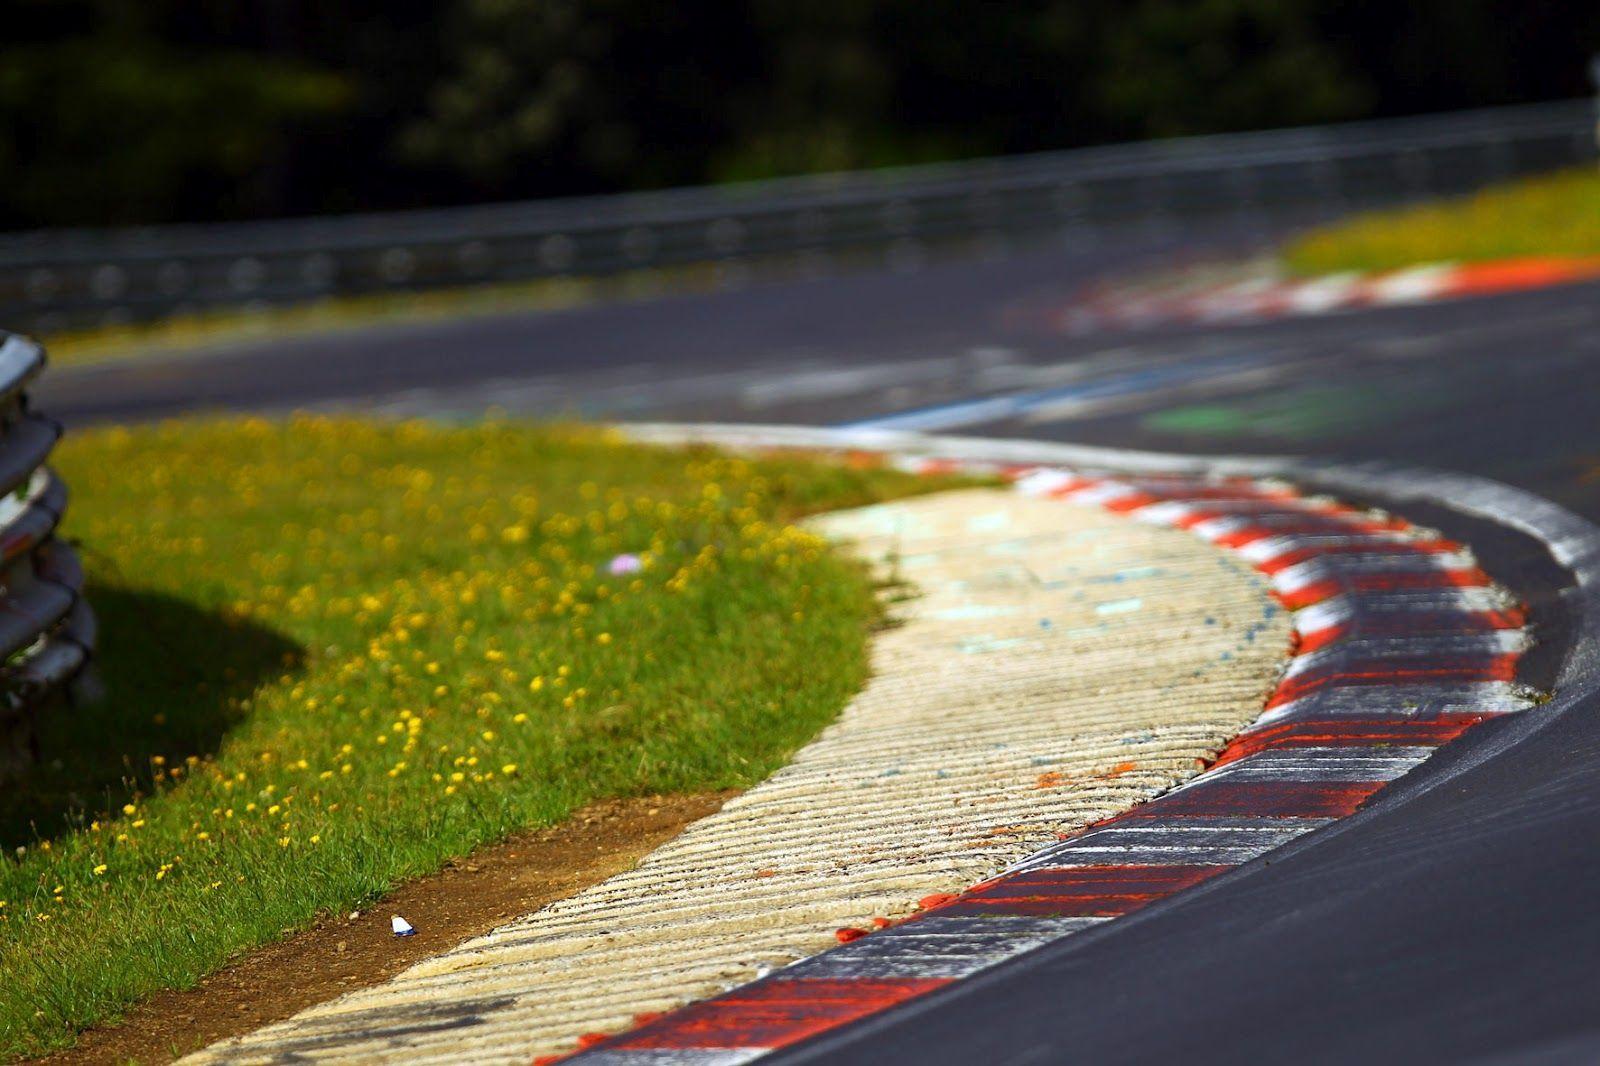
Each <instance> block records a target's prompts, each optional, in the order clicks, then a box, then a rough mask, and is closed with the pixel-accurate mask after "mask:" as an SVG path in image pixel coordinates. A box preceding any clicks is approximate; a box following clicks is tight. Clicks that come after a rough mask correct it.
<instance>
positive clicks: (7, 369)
mask: <svg viewBox="0 0 1600 1066" xmlns="http://www.w3.org/2000/svg"><path fill="white" fill-rule="evenodd" d="M43 369H44V351H43V349H41V348H40V347H39V345H37V344H35V343H34V342H33V341H31V340H28V339H27V338H26V337H19V336H16V335H14V334H6V333H3V332H0V778H4V777H6V776H8V775H9V774H11V773H14V772H16V771H17V770H18V769H20V768H21V766H22V765H25V764H26V763H27V762H28V761H29V759H30V755H31V752H30V751H29V748H30V745H31V735H32V732H31V728H30V723H29V722H28V719H27V715H26V714H25V713H24V712H26V711H27V710H29V709H31V708H34V707H37V706H38V705H39V704H40V703H41V702H43V701H44V700H45V699H47V698H48V697H49V696H50V695H52V694H53V693H56V692H60V691H62V690H63V689H65V687H66V686H67V685H68V683H69V682H71V681H72V680H73V679H74V678H75V677H77V676H78V675H79V674H80V673H81V672H82V671H83V668H84V667H85V666H86V665H87V664H88V661H89V656H90V653H91V651H92V650H93V648H94V641H95V620H94V615H93V613H92V612H91V611H90V610H89V606H88V604H87V603H86V602H85V601H84V599H83V569H82V567H81V566H79V564H78V557H77V555H76V554H75V553H74V552H73V551H72V549H71V548H70V547H68V546H67V545H66V544H65V543H63V542H62V541H60V540H58V539H56V537H55V530H56V526H57V524H58V523H59V522H60V521H61V515H62V512H63V511H65V510H66V506H67V489H66V486H65V485H64V484H62V482H61V481H60V479H59V478H57V477H56V476H55V474H54V473H52V472H51V471H50V469H49V468H48V467H47V466H45V459H46V458H47V457H48V456H49V454H50V450H51V449H52V448H53V447H54V446H55V443H56V440H57V439H58V438H59V437H60V436H61V427H60V425H58V424H57V423H55V422H53V421H51V420H50V419H47V418H44V417H42V416H40V415H38V414H35V413H34V412H32V411H30V410H29V408H28V397H27V393H26V392H25V391H24V390H25V388H26V386H27V385H28V383H29V382H30V381H32V380H33V378H34V377H36V376H37V375H38V374H39V372H40V371H41V370H43Z"/></svg>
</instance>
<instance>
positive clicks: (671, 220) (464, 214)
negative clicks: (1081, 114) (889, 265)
mask: <svg viewBox="0 0 1600 1066" xmlns="http://www.w3.org/2000/svg"><path fill="white" fill-rule="evenodd" d="M1593 154H1594V129H1593V104H1592V103H1591V102H1590V101H1588V100H1573V101H1561V102H1557V103H1550V104H1536V105H1527V106H1522V107H1512V108H1496V109H1493V110H1486V111H1472V112H1460V113H1454V114H1444V115H1430V116H1423V117H1419V118H1407V119H1387V120H1382V121H1376V122H1361V123H1349V124H1343V125H1336V126H1325V127H1314V128H1303V129H1287V130H1272V131H1266V132H1259V133H1242V134H1227V135H1222V136H1212V137H1191V138H1182V139H1173V140H1163V141H1149V142H1143V143H1137V144H1123V145H1112V146H1108V147H1101V148H1086V149H1075V150H1071V151H1063V152H1046V153H1039V154H1035V155H1026V156H1014V157H1009V158H1001V159H978V160H968V161H964V162H957V163H946V164H936V165H930V166H918V167H902V168H894V169H887V170H877V171H866V172H860V173H849V174H832V175H819V176H812V177H803V178H786V179H779V180H774V181H764V182H751V183H746V184H738V185H726V186H719V187H714V188H694V189H674V190H667V191H663V192H655V193H641V194H628V195H621V196H605V197H586V198H575V199H563V200H546V201H533V202H527V203H511V204H495V205H486V206H479V207H463V208H451V209H445V210H431V211H410V212H397V213H388V214H368V215H348V216H341V217H330V218H306V219H290V220H281V221H274V222H259V223H232V224H218V225H186V226H166V227H159V228H149V229H139V230H116V231H86V230H76V231H41V232H35V233H19V234H12V235H4V236H0V321H3V322H6V323H7V324H8V325H9V326H11V327H13V328H18V329H31V330H34V331H38V332H50V331H53V330H56V329H60V328H65V327H69V326H84V325H94V324H99V323H104V322H108V321H112V322H114V321H123V320H135V319H150V318H156V317H160V316H163V315H168V314H172V313H175V312H180V311H187V310H201V309H206V308H216V307H228V306H250V305H261V304H271V303H290V302H297V301H306V300H314V299H319V298H324V297H328V296H333V295H343V294H360V293H370V292H382V291H391V290H409V289H426V288H436V287H448V286H460V285H472V284H483V283H493V282H513V281H521V280H527V279H537V278H549V277H561V276H569V275H574V276H577V275H581V276H600V275H607V274H614V273H619V272H623V271H630V270H646V269H655V268H660V267H672V266H682V265H687V264H696V263H737V262H739V261H744V260H761V261H768V260H772V259H784V258H795V259H798V260H800V261H802V262H805V263H811V262H816V263H819V264H820V263H822V262H825V261H826V259H827V257H828V256H829V255H830V254H831V253H834V252H839V251H851V250H860V251H870V252H873V253H874V254H878V253H881V254H883V255H885V256H886V257H888V258H889V259H890V261H892V262H901V261H904V262H915V261H917V260H918V259H919V258H920V257H921V255H922V254H923V253H924V251H925V250H926V249H928V248H930V247H937V246H939V245H942V244H947V243H951V242H971V241H976V242H979V243H980V244H985V245H987V244H992V243H1000V242H1004V241H1007V240H1013V239H1040V238H1045V237H1051V236H1060V237H1063V238H1064V239H1067V240H1074V241H1075V240H1083V241H1094V240H1098V239H1101V238H1104V237H1106V236H1108V235H1111V234H1114V233H1115V232H1117V231H1118V230H1125V229H1126V228H1128V227H1136V228H1139V229H1141V230H1143V229H1151V230H1155V231H1158V232H1169V231H1171V232H1178V233H1181V232H1183V231H1184V229H1185V227H1190V226H1203V225H1216V224H1219V223H1223V224H1235V225H1239V224H1243V225H1246V226H1251V225H1257V224H1267V223H1272V222H1281V221H1283V220H1285V219H1301V218H1306V217H1327V216H1328V215H1330V214H1334V213H1338V212H1341V211H1344V210H1348V209H1351V208H1361V207H1370V206H1379V205H1384V204H1393V203H1398V202H1404V201H1407V200H1414V199H1418V198H1424V197H1431V196H1439V195H1448V194H1452V193H1461V192H1467V191H1470V190H1473V189H1476V188H1479V187H1481V186H1483V185H1485V184H1488V183H1490V182H1492V181H1496V180H1502V179H1505V178H1508V177H1514V176H1516V175H1520V174H1526V173H1532V172H1536V171H1542V170H1549V169H1552V168H1555V167H1560V166H1568V165H1572V164H1574V163H1577V162H1579V161H1581V160H1586V159H1589V158H1592V157H1593Z"/></svg>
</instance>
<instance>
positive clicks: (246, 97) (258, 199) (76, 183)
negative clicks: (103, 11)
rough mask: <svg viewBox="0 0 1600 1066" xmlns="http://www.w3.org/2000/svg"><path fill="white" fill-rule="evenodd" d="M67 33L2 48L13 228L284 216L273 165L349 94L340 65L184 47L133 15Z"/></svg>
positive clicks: (6, 186) (4, 157)
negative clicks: (327, 67)
mask: <svg viewBox="0 0 1600 1066" xmlns="http://www.w3.org/2000/svg"><path fill="white" fill-rule="evenodd" d="M50 6H51V7H52V8H54V13H55V14H58V15H59V14H60V13H62V10H63V9H68V8H72V7H78V6H80V5H75V4H55V5H50ZM106 6H107V7H111V8H113V11H112V14H116V13H117V12H116V10H115V5H106ZM124 11H131V9H126V8H125V9H124ZM43 29H44V31H45V32H43V33H41V34H40V35H41V36H44V37H46V38H48V37H49V36H52V34H50V33H49V29H50V27H49V26H48V23H47V24H46V25H45V26H44V27H43ZM55 36H59V39H56V40H49V39H45V40H33V41H15V40H13V41H12V42H10V43H7V44H6V45H4V46H0V219H3V220H4V221H5V222H8V223H10V224H13V225H18V224H22V225H52V224H83V223H106V222H142V221H149V220H161V219H169V218H182V217H186V216H193V215H196V214H201V213H213V212H220V213H228V214H248V213H256V212H260V211H262V210H272V209H277V208H281V207H282V206H283V205H284V203H285V202H286V196H285V190H284V189H282V188H281V187H280V186H278V185H277V184H275V183H274V182H273V181H272V178H273V172H272V170H271V169H270V167H269V164H270V163H272V162H273V161H274V160H275V159H278V158H281V157H282V156H283V155H284V153H285V152H286V151H287V149H288V147H289V146H290V144H291V143H292V141H293V139H294V138H295V136H296V135H297V134H298V133H299V132H301V130H303V129H304V128H305V127H306V126H308V125H309V124H311V123H312V122H314V121H315V120H317V119H320V118H326V117H328V116H331V115H333V114H335V113H337V112H338V111H339V110H340V109H341V107H342V106H343V104H344V102H345V101H346V100H347V99H348V96H349V89H348V84H347V83H346V81H345V80H344V79H342V78H340V77H338V76H336V75H334V74H331V73H328V72H326V71H319V70H316V69H314V68H311V67H309V66H307V65H305V64H303V63H297V62H292V61H288V60H281V59H277V58H274V57H270V56H264V55H260V54H255V53H249V52H241V51H233V50H224V49H219V48H215V47H212V48H208V49H205V50H197V49H185V48H183V47H181V46H175V45H170V44H167V43H165V42H163V41H161V40H158V39H153V38H152V37H150V36H149V35H148V34H147V33H145V32H144V28H143V27H142V26H141V25H139V23H138V20H137V19H136V18H134V17H131V15H130V16H129V17H123V18H107V19H106V21H105V23H104V26H103V28H102V29H101V30H100V32H95V33H91V34H87V35H73V34H70V33H59V34H56V35H55ZM197 207H198V208H199V210H196V208H197Z"/></svg>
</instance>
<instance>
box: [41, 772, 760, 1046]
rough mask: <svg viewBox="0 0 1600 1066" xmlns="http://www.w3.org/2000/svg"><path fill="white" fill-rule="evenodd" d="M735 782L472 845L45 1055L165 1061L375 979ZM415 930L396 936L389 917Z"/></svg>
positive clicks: (565, 883)
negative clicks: (364, 903) (367, 902)
mask: <svg viewBox="0 0 1600 1066" xmlns="http://www.w3.org/2000/svg"><path fill="white" fill-rule="evenodd" d="M732 795H733V793H731V792H723V793H714V794H710V795H697V796H651V797H646V798H643V799H627V800H609V801H606V802H604V803H598V804H595V805H593V806H591V807H586V808H584V809H583V810H581V811H579V812H578V813H577V814H575V815H574V816H573V817H572V818H571V820H569V821H567V822H566V823H564V824H562V825H559V826H553V827H551V828H549V829H541V830H538V831H536V832H529V833H522V834H519V835H517V836H514V837H512V838H511V839H509V840H507V841H505V842H504V843H501V844H495V845H493V846H491V847H487V848H482V849H479V850H478V851H476V852H474V853H473V854H471V855H470V856H468V857H467V858H465V859H458V860H456V861H454V862H452V863H451V864H450V865H449V866H448V867H447V868H446V869H444V870H443V871H441V872H439V873H437V874H435V875H433V876H431V877H424V878H420V879H418V880H416V881H412V882H410V883H408V884H406V885H403V886H401V887H400V888H399V889H397V890H395V891H394V892H392V893H390V894H389V895H388V896H386V897H385V898H383V899H382V900H379V901H378V902H376V903H374V904H372V905H371V906H369V907H363V908H362V909H361V911H360V915H359V917H354V918H352V917H350V916H348V915H340V916H338V917H329V918H324V919H322V920H321V921H319V922H318V923H317V924H316V925H315V926H313V927H312V928H310V929H308V930H306V931H304V932H302V933H297V934H295V935H294V936H291V937H289V938H288V939H286V940H283V941H280V942H278V943H276V944H269V945H268V946H266V947H264V948H261V949H259V950H257V951H254V952H251V953H250V954H247V955H245V956H243V957H241V958H240V959H238V960H237V961H236V962H234V963H232V964H230V965H229V966H227V967H226V968H224V969H222V970H220V971H218V972H217V973H215V974H212V975H211V976H210V977H208V978H206V979H205V980H204V981H202V982H201V983H200V984H199V985H198V986H196V987H195V988H192V989H188V990H186V991H181V992H178V991H166V992H158V993H157V994H156V995H154V996H152V997H150V998H149V999H148V1000H146V1001H145V1002H143V1003H141V1004H140V1005H138V1006H137V1007H135V1008H133V1009H132V1010H130V1011H129V1012H128V1013H127V1014H126V1015H125V1016H124V1017H123V1019H122V1020H121V1021H120V1022H118V1023H117V1024H115V1025H108V1026H104V1027H99V1028H94V1029H90V1030H87V1031H85V1032H84V1033H82V1034H81V1035H80V1036H79V1038H78V1043H77V1046H75V1047H73V1048H70V1049H68V1050H66V1051H59V1052H56V1053H54V1054H51V1055H47V1056H45V1057H44V1058H42V1059H35V1060H33V1061H34V1062H36V1063H44V1064H49V1066H67V1064H72V1066H80V1064H90V1063H93V1064H96V1066H99V1064H113V1063H116V1064H127V1063H139V1064H149V1063H159V1062H170V1061H172V1060H173V1059H175V1058H177V1057H178V1056H180V1055H183V1054H186V1053H188V1052H190V1051H194V1050H196V1049H198V1048H201V1047H204V1046H206V1045H207V1044H211V1043H214V1042H215V1041H218V1040H222V1039H224V1038H226V1037H230V1036H238V1035H240V1034H242V1033H247V1032H250V1031H251V1030H253V1029H257V1028H260V1027H261V1026H263V1025H266V1024H268V1023H270V1022H275V1021H280V1020H282V1019H284V1018H287V1017H289V1016H290V1015H291V1014H294V1013H295V1012H297V1011H300V1010H304V1009H305V1008H306V1007H309V1006H312V1005H313V1004H316V1003H322V1002H324V1001H326V1000H329V999H333V998H334V997H336V996H339V995H343V994H344V993H346V992H351V991H354V990H355V989H358V988H364V987H368V986H371V985H376V984H381V983H383V982H384V981H386V980H388V979H389V978H390V977H393V976H394V975H395V974H397V973H399V972H400V971H401V970H403V969H405V968H406V967H408V966H410V965H411V964H413V963H415V962H418V961H420V960H422V959H424V958H426V957H428V956H430V955H437V954H439V953H440V952H442V951H446V950H448V949H450V948H452V947H454V946H455V945H457V944H459V943H461V942H462V941H463V940H469V939H471V938H472V937H475V936H480V935H482V934H483V933H487V932H488V931H489V930H491V929H493V928H495V927H496V926H499V925H503V924H505V923H506V922H508V921H510V920H511V919H513V918H516V917H518V916H520V915H523V914H527V913H529V912H530V911H535V910H538V909H539V908H540V907H542V906H544V905H545V904H546V903H549V902H551V901H553V900H557V899H560V898H562V897H564V896H569V895H571V894H572V893H574V892H576V891H578V890H579V889H581V888H584V887H586V886H588V885H592V884H595V883H596V882H598V881H602V880H604V879H605V878H607V877H610V876H611V875H612V874H616V873H620V872H621V871H623V870H626V869H628V868H629V867H630V866H632V865H633V864H634V863H636V862H637V861H638V860H639V859H641V858H643V857H644V856H645V855H646V854H648V853H649V852H650V851H652V850H653V849H654V848H656V847H657V846H658V845H660V844H662V843H664V842H666V841H667V840H670V839H671V838H672V837H674V836H676V835H677V834H678V833H679V832H680V831H682V829H683V828H684V826H686V825H688V824H689V823H690V822H692V821H694V820H695V819H697V818H703V817H704V816H706V815H708V814H711V813H712V812H714V811H715V810H717V809H718V808H719V807H721V806H722V804H723V803H724V802H725V801H726V800H727V799H728V798H729V797H730V796H732ZM393 914H400V915H404V916H405V918H406V920H407V921H409V922H410V923H411V924H412V925H414V926H416V929H417V934H416V935H415V936H410V937H397V936H395V935H394V934H393V933H392V932H391V931H390V928H389V917H390V915H393Z"/></svg>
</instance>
